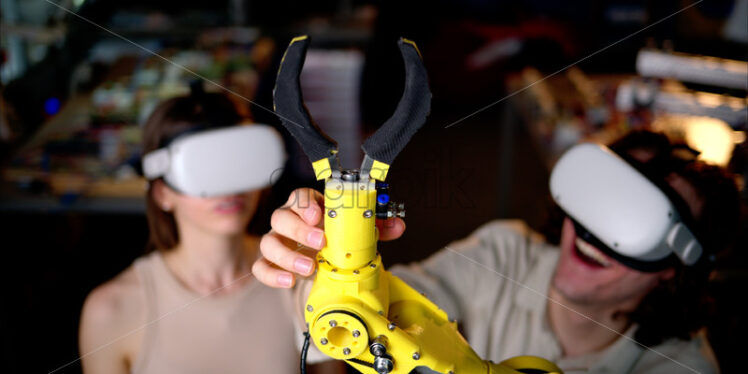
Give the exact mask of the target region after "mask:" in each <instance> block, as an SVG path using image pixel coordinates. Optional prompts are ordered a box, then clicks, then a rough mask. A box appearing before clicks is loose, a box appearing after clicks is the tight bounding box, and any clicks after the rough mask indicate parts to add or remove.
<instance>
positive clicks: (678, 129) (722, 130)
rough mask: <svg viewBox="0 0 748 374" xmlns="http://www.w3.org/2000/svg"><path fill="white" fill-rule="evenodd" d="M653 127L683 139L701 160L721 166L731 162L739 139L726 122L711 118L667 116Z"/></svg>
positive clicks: (656, 121) (659, 119) (658, 120)
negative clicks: (697, 152) (697, 153)
mask: <svg viewBox="0 0 748 374" xmlns="http://www.w3.org/2000/svg"><path fill="white" fill-rule="evenodd" d="M652 127H653V128H654V129H655V130H659V131H663V132H665V133H667V134H670V135H673V134H675V135H676V136H679V137H681V138H683V139H684V140H685V141H686V143H688V145H689V146H690V147H691V148H693V149H695V150H697V151H699V152H701V154H700V155H699V159H700V160H702V161H704V162H708V163H711V164H716V165H720V166H726V165H727V163H728V162H730V157H732V150H733V148H734V147H735V141H736V138H737V137H736V133H735V131H733V130H732V128H730V126H729V125H728V124H727V123H726V122H725V121H722V120H720V119H716V118H711V117H697V116H686V115H667V116H663V117H661V118H658V119H657V120H655V122H654V123H653V124H652Z"/></svg>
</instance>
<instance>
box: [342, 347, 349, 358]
mask: <svg viewBox="0 0 748 374" xmlns="http://www.w3.org/2000/svg"><path fill="white" fill-rule="evenodd" d="M343 354H344V355H346V356H348V355H349V354H351V349H350V348H343Z"/></svg>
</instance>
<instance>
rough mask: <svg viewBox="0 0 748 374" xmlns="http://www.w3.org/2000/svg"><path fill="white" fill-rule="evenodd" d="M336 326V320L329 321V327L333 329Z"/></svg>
mask: <svg viewBox="0 0 748 374" xmlns="http://www.w3.org/2000/svg"><path fill="white" fill-rule="evenodd" d="M337 325H338V322H337V321H336V320H334V319H331V320H330V327H335V326H337Z"/></svg>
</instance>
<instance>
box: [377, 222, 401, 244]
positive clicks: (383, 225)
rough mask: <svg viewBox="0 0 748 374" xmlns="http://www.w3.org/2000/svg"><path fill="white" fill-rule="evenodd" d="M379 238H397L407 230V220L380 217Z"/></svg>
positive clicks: (385, 239)
mask: <svg viewBox="0 0 748 374" xmlns="http://www.w3.org/2000/svg"><path fill="white" fill-rule="evenodd" d="M377 229H379V240H382V241H388V240H395V239H397V238H399V237H401V236H402V235H403V232H405V221H403V219H402V218H391V219H386V220H384V219H378V220H377Z"/></svg>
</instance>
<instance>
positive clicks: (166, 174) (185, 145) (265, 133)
mask: <svg viewBox="0 0 748 374" xmlns="http://www.w3.org/2000/svg"><path fill="white" fill-rule="evenodd" d="M285 159H286V156H285V152H284V147H283V141H282V139H281V137H280V135H279V134H278V133H277V132H276V131H275V130H274V129H273V128H271V127H269V126H266V125H250V126H232V127H226V128H221V129H217V130H207V131H202V132H198V133H192V134H186V135H183V136H179V137H177V138H176V139H175V140H174V141H172V142H171V143H169V144H168V145H167V146H166V147H164V148H160V149H158V150H155V151H153V152H150V153H148V154H147V155H145V156H144V157H143V173H144V174H145V177H146V178H148V179H149V180H152V179H156V178H160V177H163V178H164V180H165V181H166V183H167V184H168V185H169V186H170V187H172V188H174V189H176V190H177V191H179V192H181V193H184V194H186V195H191V196H200V197H211V196H222V195H231V194H236V193H241V192H246V191H251V190H255V189H259V188H263V187H267V186H269V185H272V184H273V183H275V181H276V180H277V179H278V177H279V176H280V174H281V171H282V168H283V165H284V163H285Z"/></svg>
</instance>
